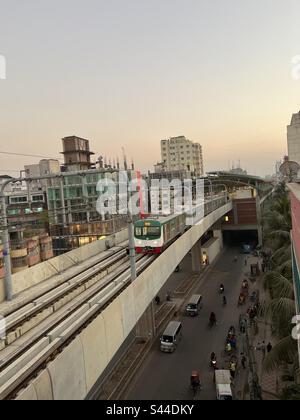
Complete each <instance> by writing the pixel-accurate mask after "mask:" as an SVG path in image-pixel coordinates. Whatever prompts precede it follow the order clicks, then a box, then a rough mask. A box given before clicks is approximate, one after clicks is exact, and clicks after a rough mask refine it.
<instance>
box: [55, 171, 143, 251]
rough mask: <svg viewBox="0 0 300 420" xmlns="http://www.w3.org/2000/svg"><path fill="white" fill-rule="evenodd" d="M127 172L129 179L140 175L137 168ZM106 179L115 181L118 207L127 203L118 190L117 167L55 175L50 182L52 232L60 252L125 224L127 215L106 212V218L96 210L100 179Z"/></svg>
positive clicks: (116, 229) (114, 230)
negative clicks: (61, 175)
mask: <svg viewBox="0 0 300 420" xmlns="http://www.w3.org/2000/svg"><path fill="white" fill-rule="evenodd" d="M127 173H128V177H129V179H134V178H137V176H138V175H137V172H135V171H131V170H130V171H127ZM107 180H111V181H114V182H115V186H116V191H115V192H116V205H117V208H120V207H121V206H123V205H124V203H125V204H127V196H126V197H125V196H124V197H123V195H122V193H120V191H119V190H118V188H119V171H118V170H113V169H94V170H87V171H81V172H79V173H74V172H66V173H65V174H64V176H63V177H61V178H60V179H58V178H53V179H49V180H48V181H47V182H48V188H47V201H48V211H49V222H50V233H51V236H52V238H53V242H54V249H55V253H56V254H57V255H58V254H60V253H63V252H66V251H68V250H71V249H73V248H77V247H79V246H82V245H85V244H87V243H90V242H93V241H96V240H97V239H99V238H101V237H102V236H106V235H110V234H113V233H114V232H116V231H118V230H120V229H122V228H125V227H126V225H127V218H126V217H127V215H126V214H125V215H116V214H109V213H107V214H106V215H105V217H104V218H103V216H102V215H101V214H99V213H98V211H97V200H98V199H99V197H100V195H101V192H100V191H97V186H98V183H99V182H100V181H102V182H103V183H104V184H105V183H106V181H107ZM126 188H127V184H126ZM126 191H127V189H126Z"/></svg>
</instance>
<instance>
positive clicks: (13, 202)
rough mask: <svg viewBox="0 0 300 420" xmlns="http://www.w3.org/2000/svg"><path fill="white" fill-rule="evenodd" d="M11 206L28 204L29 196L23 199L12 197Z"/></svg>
mask: <svg viewBox="0 0 300 420" xmlns="http://www.w3.org/2000/svg"><path fill="white" fill-rule="evenodd" d="M9 200H10V203H11V204H18V203H27V202H28V198H27V196H22V197H10V198H9Z"/></svg>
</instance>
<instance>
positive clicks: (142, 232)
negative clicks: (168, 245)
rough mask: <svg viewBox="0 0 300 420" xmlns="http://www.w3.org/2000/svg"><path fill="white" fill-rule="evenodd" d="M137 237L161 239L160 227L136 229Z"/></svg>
mask: <svg viewBox="0 0 300 420" xmlns="http://www.w3.org/2000/svg"><path fill="white" fill-rule="evenodd" d="M135 236H137V237H141V236H155V237H160V227H159V226H149V227H136V228H135Z"/></svg>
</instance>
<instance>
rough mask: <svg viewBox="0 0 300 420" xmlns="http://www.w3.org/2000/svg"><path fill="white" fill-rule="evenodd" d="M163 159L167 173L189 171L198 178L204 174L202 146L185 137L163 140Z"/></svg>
mask: <svg viewBox="0 0 300 420" xmlns="http://www.w3.org/2000/svg"><path fill="white" fill-rule="evenodd" d="M161 157H162V163H163V166H164V168H165V170H166V171H167V172H171V171H188V172H192V173H193V174H194V176H197V177H201V176H203V174H204V168H203V154H202V146H201V145H200V144H198V143H193V142H192V141H190V140H188V139H186V137H184V136H180V137H171V138H170V139H168V140H162V141H161Z"/></svg>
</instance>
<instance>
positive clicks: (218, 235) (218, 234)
mask: <svg viewBox="0 0 300 420" xmlns="http://www.w3.org/2000/svg"><path fill="white" fill-rule="evenodd" d="M213 232H214V237H215V238H219V239H220V245H221V249H223V248H224V241H223V232H222V230H221V229H216V230H214V231H213Z"/></svg>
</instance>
